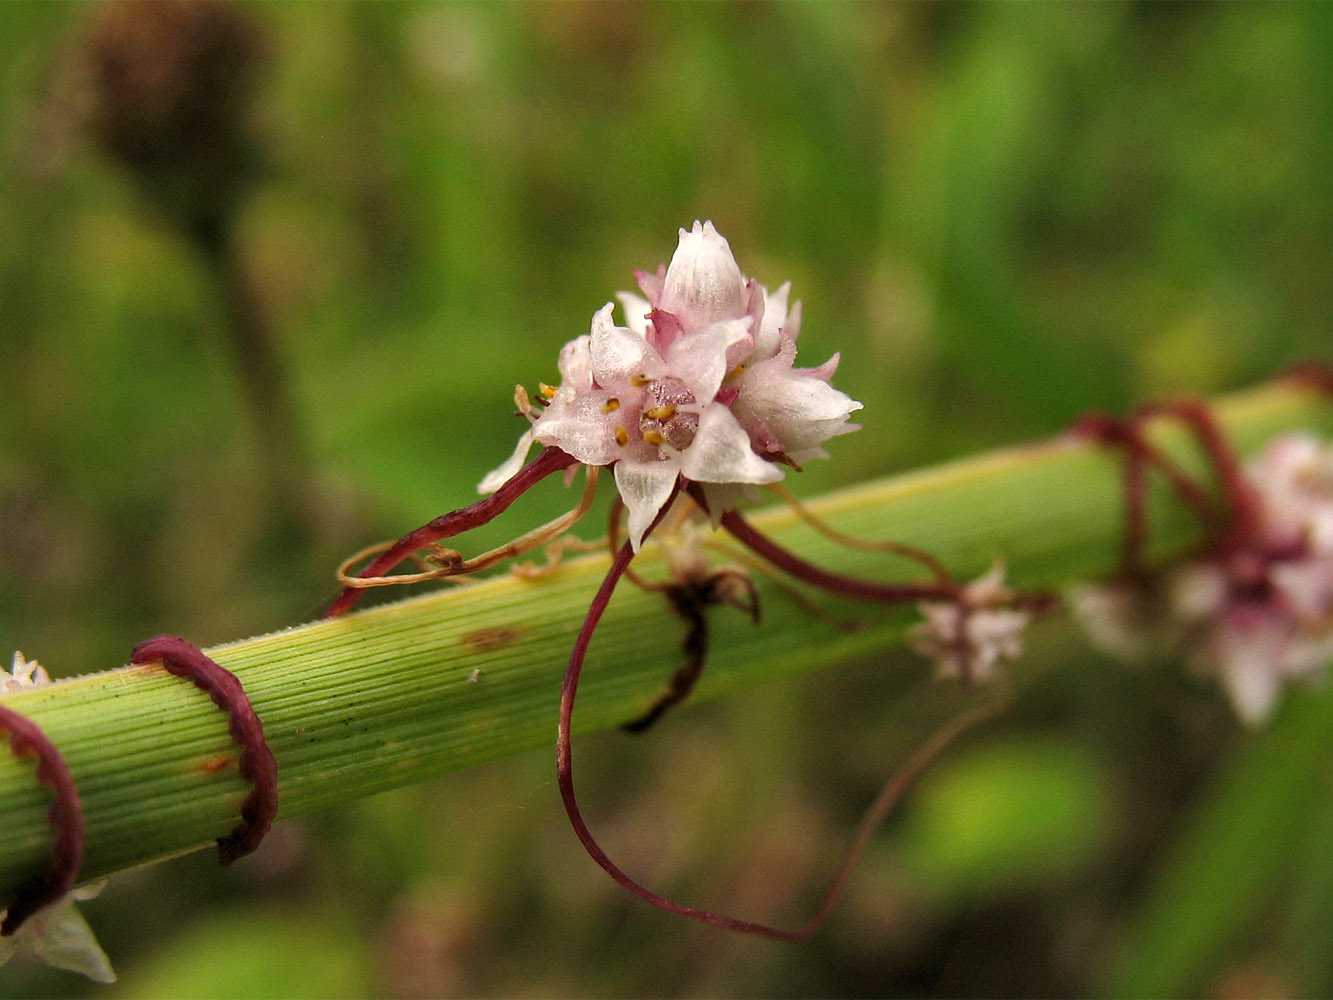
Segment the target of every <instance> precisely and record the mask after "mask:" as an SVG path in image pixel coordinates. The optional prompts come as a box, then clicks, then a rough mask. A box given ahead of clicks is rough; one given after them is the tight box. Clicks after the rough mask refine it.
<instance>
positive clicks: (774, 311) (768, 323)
mask: <svg viewBox="0 0 1333 1000" xmlns="http://www.w3.org/2000/svg"><path fill="white" fill-rule="evenodd" d="M790 294H791V282H790V281H784V282H783V283H782V284H781V285H780V286H779V287H778V290H777V291H776V292H774V293H773V294H771V295H766V296H764V319H763V322H761V323H760V324H759V329H758V331H756V333H755V337H754V360H755V361H764V360H766V359H768V358H771V357H772V356H773V355H775V354H777V353H778V342H779V340H780V338H781V335H782V332H783V328H784V327H785V326H786V325H787V297H788V296H789V295H790ZM798 316H799V314H798ZM787 336H788V339H790V340H795V337H793V336H792V335H791V334H790V333H789V334H788V335H787Z"/></svg>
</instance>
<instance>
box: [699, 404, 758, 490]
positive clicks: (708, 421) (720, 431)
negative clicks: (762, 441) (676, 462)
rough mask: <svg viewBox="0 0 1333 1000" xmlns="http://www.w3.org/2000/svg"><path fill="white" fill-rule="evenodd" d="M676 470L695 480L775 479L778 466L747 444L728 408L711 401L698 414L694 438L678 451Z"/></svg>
mask: <svg viewBox="0 0 1333 1000" xmlns="http://www.w3.org/2000/svg"><path fill="white" fill-rule="evenodd" d="M680 471H681V472H682V473H683V474H684V475H685V478H687V479H692V480H694V481H695V482H697V483H775V482H777V481H778V480H779V479H781V478H782V477H783V471H782V469H781V467H779V466H777V465H774V464H773V463H772V462H768V461H765V460H764V459H762V458H760V457H759V456H758V455H756V454H755V453H754V451H753V450H752V449H751V448H750V435H749V434H747V433H746V432H745V428H744V427H742V426H741V425H740V423H739V422H738V421H737V420H736V418H735V417H734V416H732V415H731V411H730V410H728V409H727V408H726V407H725V406H722V405H720V404H717V403H714V404H713V405H711V406H708V407H706V408H705V409H704V411H703V413H701V414H700V415H699V429H698V431H697V432H696V433H695V435H694V442H693V443H692V444H691V445H690V446H689V447H688V448H686V449H685V451H684V452H682V453H681V466H680Z"/></svg>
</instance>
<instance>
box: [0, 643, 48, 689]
mask: <svg viewBox="0 0 1333 1000" xmlns="http://www.w3.org/2000/svg"><path fill="white" fill-rule="evenodd" d="M50 683H51V675H50V674H48V673H47V672H46V669H45V668H44V667H43V666H42V665H41V664H40V663H38V662H37V661H36V660H29V659H25V658H24V656H23V654H22V653H21V652H18V651H17V650H16V651H15V652H14V659H13V661H12V663H11V665H10V668H9V673H8V674H6V673H4V672H3V671H0V693H3V694H8V693H9V692H11V691H22V690H23V689H24V688H31V687H38V686H40V685H42V684H50Z"/></svg>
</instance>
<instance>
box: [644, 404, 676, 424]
mask: <svg viewBox="0 0 1333 1000" xmlns="http://www.w3.org/2000/svg"><path fill="white" fill-rule="evenodd" d="M643 415H644V416H645V417H647V418H648V419H649V420H670V419H671V418H672V417H674V416H675V415H676V406H675V404H674V403H664V404H663V405H661V406H653V407H650V408H649V409H646V410H644V411H643Z"/></svg>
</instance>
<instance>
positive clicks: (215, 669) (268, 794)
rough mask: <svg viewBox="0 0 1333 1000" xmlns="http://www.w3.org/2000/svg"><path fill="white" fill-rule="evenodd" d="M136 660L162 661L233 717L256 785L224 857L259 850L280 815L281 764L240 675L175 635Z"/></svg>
mask: <svg viewBox="0 0 1333 1000" xmlns="http://www.w3.org/2000/svg"><path fill="white" fill-rule="evenodd" d="M130 662H131V663H136V664H142V663H153V662H161V664H162V666H163V667H165V668H166V670H167V671H168V672H170V673H172V674H174V675H175V676H177V677H181V678H184V679H185V680H188V681H190V682H191V683H193V684H194V686H195V687H197V688H199V689H200V690H202V691H205V692H207V693H208V695H209V697H210V698H212V699H213V702H214V704H216V705H217V706H218V707H219V708H221V709H222V710H223V711H225V712H226V713H227V715H228V717H229V722H228V727H227V728H228V731H229V732H230V733H231V737H232V739H234V740H235V741H236V742H237V743H238V744H240V746H241V756H240V761H239V765H238V769H239V771H240V774H241V777H243V778H245V779H246V780H248V781H249V782H250V784H251V785H252V786H253V787H252V789H251V791H250V794H249V795H247V796H246V797H245V801H244V802H242V803H241V822H240V823H239V824H237V826H236V828H235V829H233V830H232V831H231V833H229V834H227V835H226V836H225V837H221V838H219V839H218V858H219V860H221V862H222V863H223V864H224V865H229V864H231V863H232V862H233V861H235V860H236V859H237V858H241V857H244V856H245V855H247V854H249V853H250V852H251V851H253V850H254V849H255V848H256V847H258V846H259V842H260V841H261V840H262V839H263V838H264V834H266V833H268V830H269V827H270V826H272V825H273V818H274V816H275V815H276V814H277V811H278V764H277V761H276V760H274V758H273V753H272V751H271V750H269V748H268V744H267V743H266V742H264V725H263V723H262V722H260V721H259V716H258V715H256V714H255V710H254V708H253V706H251V704H250V699H249V698H247V697H246V695H245V690H244V688H242V687H241V682H240V681H239V680H237V678H236V675H235V674H233V673H232V672H231V671H230V670H227V669H226V668H225V667H221V666H219V665H218V664H217V663H216V662H214V661H213V660H212V659H210V658H209V657H208V656H206V655H205V654H204V653H203V651H201V650H200V649H199V647H197V646H195V645H194V644H193V643H190V642H187V641H186V640H184V639H181V638H179V637H178V636H174V635H159V636H157V637H155V638H152V639H145V640H144V641H143V642H141V643H139V644H138V645H137V646H135V647H134V651H133V652H132V653H131V654H130Z"/></svg>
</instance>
